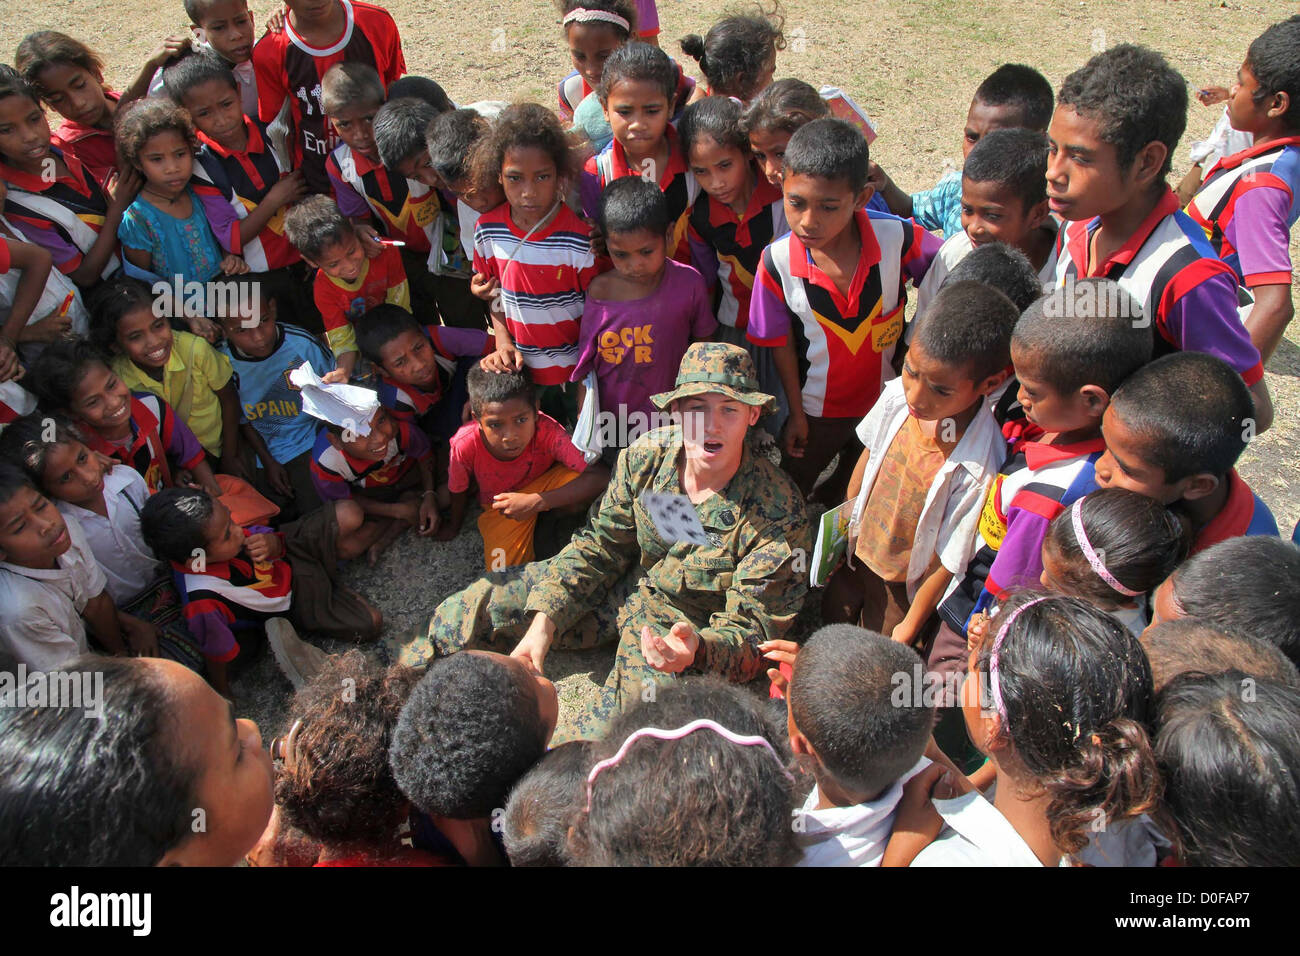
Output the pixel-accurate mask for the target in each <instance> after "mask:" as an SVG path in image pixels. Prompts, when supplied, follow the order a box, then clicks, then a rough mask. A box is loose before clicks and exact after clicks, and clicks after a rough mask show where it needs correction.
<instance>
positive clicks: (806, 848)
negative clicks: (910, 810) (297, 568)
mask: <svg viewBox="0 0 1300 956" xmlns="http://www.w3.org/2000/svg"><path fill="white" fill-rule="evenodd" d="M929 763H930V759H929V758H928V757H922V758H921V759H920V761H918V762H917V764H916V765H915V766H914V767H912V769H911V770H909V771H907V773H905V774H903V776H901V777H899V778H898V779H897V780H895V781H894V782H893V783H892V784H890V785H889V786H888V787H887V788H886V789H885V791H884V792H883V793H882V794H880V796H878V797H876V799H874V800H871V801H869V802H867V803H859V804H855V805H854V806H851V807H830V808H828V809H825V810H818V809H817V804H818V802H819V801H820V800H821V791H820V789H819V788H818V787H816V786H814V787H813V789H812V793H810V794H808V799H807V800H805V801H804V803H803V808H802V809H801V810H800V811H799V816H798V821H799V824H800V826H801V827H802V829H801V830H800V832H799V833H798V835H797V837H796V839H797V840H798V841H799V845H800V846H801V847H803V859H801V860H800V861H799V862H798V863H796V864H795V865H796V866H880V860H881V858H882V857H884V855H885V844H887V843H888V842H889V835H890V833H892V832H893V830H894V813H895V811H896V810H897V809H898V801H900V800H901V799H903V784H904V783H906V782H907V781H908V780H910V779H911V778H912V777H913V776H914V775H915V774H918V773H920V772H921V771H922V770H924V769H925V768H926V767H927V766H929Z"/></svg>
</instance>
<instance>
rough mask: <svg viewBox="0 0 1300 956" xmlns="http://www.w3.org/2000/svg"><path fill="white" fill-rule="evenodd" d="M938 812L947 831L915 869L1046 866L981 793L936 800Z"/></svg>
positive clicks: (918, 858)
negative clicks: (925, 867) (926, 867)
mask: <svg viewBox="0 0 1300 956" xmlns="http://www.w3.org/2000/svg"><path fill="white" fill-rule="evenodd" d="M934 808H935V809H936V810H938V811H939V816H941V817H943V822H944V827H943V830H941V831H940V832H939V836H938V838H937V839H936V840H935V841H934V842H933V843H931V844H930V845H929V846H927V847H926V848H925V849H924V850H922V851H921V852H920V853H918V854H917V856H916V859H915V860H913V861H912V866H1042V865H1043V864H1042V862H1041V861H1040V860H1039V859H1038V857H1036V856H1034V851H1033V850H1031V849H1030V848H1029V844H1028V843H1026V842H1025V841H1024V840H1023V839H1022V838H1021V836H1020V834H1019V833H1017V832H1016V829H1015V827H1013V826H1012V825H1011V824H1010V823H1009V822H1007V818H1006V817H1004V816H1003V815H1002V814H1001V813H999V812H998V811H997V808H996V807H994V806H993V804H992V803H990V802H989V801H988V800H986V799H984V796H983V795H982V794H980V793H979V792H977V791H972V792H971V793H967V794H963V795H962V796H960V797H955V798H953V799H952V800H935V801H934ZM1064 862H1065V861H1064V858H1063V859H1062V863H1064Z"/></svg>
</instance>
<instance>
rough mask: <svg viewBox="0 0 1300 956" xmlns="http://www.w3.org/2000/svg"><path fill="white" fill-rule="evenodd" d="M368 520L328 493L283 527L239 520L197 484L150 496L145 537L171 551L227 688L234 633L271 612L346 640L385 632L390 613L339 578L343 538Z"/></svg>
mask: <svg viewBox="0 0 1300 956" xmlns="http://www.w3.org/2000/svg"><path fill="white" fill-rule="evenodd" d="M360 524H361V510H360V509H359V508H357V507H356V505H354V504H352V503H351V502H330V504H329V506H328V507H324V508H319V509H317V510H316V511H315V512H314V513H312V514H310V515H308V516H307V517H305V518H300V519H299V520H297V521H294V522H291V523H290V524H287V525H284V526H283V527H282V528H281V529H280V530H279V531H272V530H271V529H270V528H266V527H261V526H258V525H251V526H249V527H247V528H241V527H240V526H239V525H237V524H235V522H234V519H232V518H231V516H230V511H229V509H227V508H226V506H225V505H224V504H222V503H221V501H219V500H218V499H216V498H213V497H212V496H211V495H209V494H208V493H207V492H205V491H200V490H199V489H197V488H167V489H165V490H163V491H160V492H158V494H156V495H154V496H153V497H151V498H150V499H149V500H148V501H147V502H145V506H144V508H143V509H142V510H141V512H140V529H141V531H142V533H143V534H144V540H145V543H146V544H148V545H149V547H150V548H152V549H153V552H154V553H155V554H156V555H158V557H160V558H162V559H163V560H165V561H170V562H171V566H172V574H173V576H174V578H175V580H176V588H177V590H178V591H179V592H180V596H181V602H182V604H183V605H184V614H185V621H186V624H187V625H188V626H189V629H190V633H191V634H192V635H194V638H195V639H196V641H197V643H198V644H199V646H200V648H201V649H202V651H203V656H204V658H205V659H206V661H207V665H208V679H209V680H210V681H211V683H212V686H213V687H214V688H215V689H216V690H217V691H218V692H219V693H221V694H223V695H225V696H226V697H229V696H230V682H229V665H230V663H231V662H232V661H234V660H235V659H236V658H238V657H239V656H240V652H241V650H243V648H242V647H241V645H240V642H239V637H237V634H242V633H247V632H257V631H260V630H261V629H262V628H264V627H265V626H266V624H267V622H268V621H269V620H271V619H272V618H276V617H289V618H291V619H292V621H293V622H294V624H295V626H297V627H300V628H302V629H303V630H305V631H315V632H318V633H321V634H324V635H326V636H329V637H336V638H340V639H343V640H354V641H367V640H372V639H374V638H375V637H377V636H378V635H379V631H380V629H381V628H382V627H383V616H382V615H381V614H380V612H379V610H378V609H377V608H375V607H372V606H371V605H370V604H369V603H368V602H367V601H366V599H365V598H363V597H362V596H361V595H359V594H357V593H356V592H355V591H353V590H351V589H349V588H347V587H344V586H343V585H342V584H341V583H340V582H339V581H338V561H339V558H340V557H342V554H341V552H340V550H339V546H340V543H341V541H342V539H344V538H345V537H346V536H347V535H348V534H350V533H352V532H354V531H355V530H356V529H357V528H358V527H359V526H360Z"/></svg>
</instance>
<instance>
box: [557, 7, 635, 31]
mask: <svg viewBox="0 0 1300 956" xmlns="http://www.w3.org/2000/svg"><path fill="white" fill-rule="evenodd" d="M561 23H562V25H563V26H566V27H567V26H568V25H569V24H570V23H612V24H614V26H616V27H622V28H623V29H624V30H625V31H627V32H628V33H631V32H632V24H630V23H628V22H627V20H625V19H624V18H623V17H620V16H619V15H618V14H617V13H611V12H610V11H608V10H587V9H584V8H583V7H578V9H576V10H570V11H569V12H568V13H566V14H565V15H564V20H563V21H561Z"/></svg>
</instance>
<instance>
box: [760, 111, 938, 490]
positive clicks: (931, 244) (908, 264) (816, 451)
mask: <svg viewBox="0 0 1300 956" xmlns="http://www.w3.org/2000/svg"><path fill="white" fill-rule="evenodd" d="M870 160H871V157H870V155H869V153H868V149H867V141H866V140H865V139H864V138H863V137H862V133H861V132H859V131H858V129H857V128H856V127H854V126H851V125H850V124H848V123H846V122H844V121H843V120H837V119H819V120H813V121H812V122H811V123H808V124H806V125H805V126H803V127H802V128H800V129H799V130H798V131H796V132H795V134H794V135H793V136H791V137H790V142H789V144H788V145H787V147H786V153H785V168H784V180H783V184H782V185H783V188H784V192H785V216H786V220H787V221H788V222H789V224H790V232H789V233H788V234H787V235H785V236H783V237H782V238H780V239H777V240H776V241H775V242H773V243H772V244H771V245H769V246H768V247H767V248H766V249H764V250H763V258H762V261H761V263H760V265H759V267H758V274H757V275H756V276H755V279H754V294H753V298H752V300H751V302H750V310H749V327H748V329H747V336H748V338H749V341H751V342H753V343H754V344H755V345H759V346H763V347H765V348H770V349H773V350H774V355H773V359H774V361H775V363H776V368H777V373H778V374H779V376H780V378H781V385H782V387H783V388H784V389H785V394H786V398H787V400H788V401H789V404H790V416H789V418H787V419H786V423H785V426H784V428H783V429H782V437H781V446H782V447H781V451H782V454H781V467H782V468H784V469H785V470H786V471H787V472H789V473H790V475H791V476H792V477H793V478H794V480H795V483H796V484H797V485H798V486H799V490H800V491H802V492H803V494H804V495H805V496H807V495H808V494H810V493H811V492H812V490H813V484H814V483H815V482H816V480H817V477H818V475H820V474H821V472H822V471H823V470H824V469H825V468H826V466H827V465H828V464H830V462H831V459H833V458H834V457H835V455H836V454H837V453H842V454H841V457H840V468H839V470H838V471H837V473H836V477H835V478H833V479H832V480H831V481H829V482H827V489H826V491H825V492H824V495H825V498H826V500H827V501H828V502H829V503H831V504H835V503H837V502H839V501H840V500H841V498H842V492H843V488H844V486H845V484H846V482H847V479H848V474H849V470H850V468H851V462H853V461H856V460H857V456H858V454H859V453H860V451H861V446H860V445H859V444H858V442H857V439H856V438H855V437H854V429H855V427H856V426H857V424H858V422H859V421H861V420H862V416H864V415H865V414H866V413H867V412H868V410H870V408H871V406H872V405H874V404H875V401H876V398H877V397H878V396H879V395H880V392H881V389H882V388H883V386H884V384H885V382H887V381H888V380H889V379H891V378H893V377H894V370H893V367H892V364H891V363H892V361H893V358H894V349H895V346H896V344H897V342H898V338H899V335H900V334H901V333H902V331H903V307H904V305H905V304H906V300H905V295H904V291H903V288H904V285H905V284H906V282H907V280H908V279H911V280H912V281H913V282H914V283H919V282H920V281H921V279H922V277H923V276H924V275H925V272H926V270H927V269H928V268H929V267H930V261H931V260H932V259H933V258H934V255H935V253H936V252H937V251H938V248H939V246H940V242H939V240H938V239H936V238H935V237H934V236H932V235H930V234H929V233H927V232H926V231H925V230H924V229H922V228H921V227H920V226H918V225H917V224H916V223H914V222H907V221H904V220H901V219H899V218H897V217H895V216H891V215H889V214H888V213H878V212H872V211H869V210H866V209H865V208H864V207H865V206H866V203H867V200H868V199H869V198H870V197H871V192H872V187H871V186H870V184H869V183H868V182H867V168H868V165H869V164H870ZM796 323H797V324H798V326H799V328H798V329H797V330H796V327H795V326H796ZM799 338H803V339H806V341H807V343H808V345H807V352H806V354H804V355H799V354H798V353H796V351H795V342H796V341H797V340H798V339H799ZM805 363H806V366H807V372H806V374H804V375H801V374H800V369H801V366H804V364H805ZM801 379H802V380H801ZM832 499H833V500H832Z"/></svg>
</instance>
